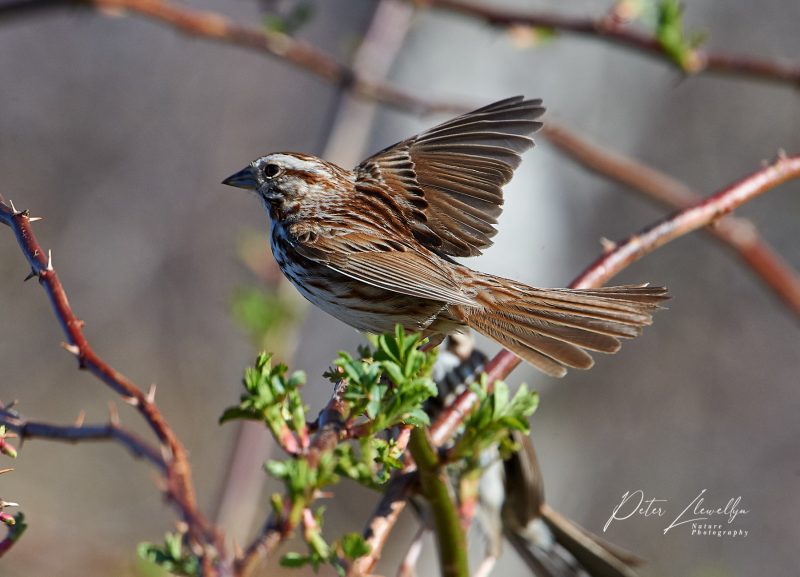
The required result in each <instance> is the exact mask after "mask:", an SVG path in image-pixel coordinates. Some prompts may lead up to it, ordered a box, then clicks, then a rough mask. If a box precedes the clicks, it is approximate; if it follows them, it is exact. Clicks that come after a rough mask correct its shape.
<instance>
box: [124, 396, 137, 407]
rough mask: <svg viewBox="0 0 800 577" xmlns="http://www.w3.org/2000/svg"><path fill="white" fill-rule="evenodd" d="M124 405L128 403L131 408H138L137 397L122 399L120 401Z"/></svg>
mask: <svg viewBox="0 0 800 577" xmlns="http://www.w3.org/2000/svg"><path fill="white" fill-rule="evenodd" d="M122 400H123V401H125V402H126V403H128V404H129V405H130V406H131V407H138V406H139V398H138V397H124V398H123V399H122Z"/></svg>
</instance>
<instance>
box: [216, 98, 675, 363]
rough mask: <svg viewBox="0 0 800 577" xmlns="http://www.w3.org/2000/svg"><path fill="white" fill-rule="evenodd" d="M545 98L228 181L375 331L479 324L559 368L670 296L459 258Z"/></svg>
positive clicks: (305, 274)
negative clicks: (347, 166)
mask: <svg viewBox="0 0 800 577" xmlns="http://www.w3.org/2000/svg"><path fill="white" fill-rule="evenodd" d="M543 112H544V108H542V107H541V101H540V100H524V99H523V98H522V97H514V98H509V99H506V100H502V101H500V102H496V103H494V104H491V105H489V106H486V107H484V108H481V109H478V110H476V111H474V112H471V113H469V114H465V115H463V116H460V117H458V118H455V119H453V120H450V121H449V122H446V123H444V124H441V125H439V126H436V127H434V128H432V129H430V130H428V131H426V132H423V133H422V134H419V135H417V136H415V137H413V138H410V139H408V140H404V141H402V142H400V143H398V144H396V145H394V146H391V147H389V148H387V149H385V150H383V151H381V152H379V153H377V154H375V155H374V156H372V157H370V158H368V159H367V160H365V161H364V162H362V163H361V164H359V165H358V166H357V167H356V168H355V169H354V170H353V171H352V172H351V171H346V170H344V169H341V168H339V167H337V166H335V165H333V164H331V163H328V162H325V161H323V160H321V159H319V158H316V157H313V156H308V155H304V154H297V153H275V154H270V155H267V156H263V157H261V158H259V159H257V160H255V161H254V162H253V163H251V164H250V165H249V166H247V167H246V168H245V169H243V170H242V171H240V172H238V173H237V174H235V175H233V176H231V177H230V178H228V179H227V180H226V181H225V183H226V184H231V185H233V186H239V187H242V188H250V189H253V190H256V191H257V193H258V194H259V196H260V197H261V198H262V199H263V201H264V203H265V206H266V208H267V211H268V212H269V214H270V218H271V221H272V233H271V244H272V250H273V254H274V255H275V258H276V259H277V261H278V264H279V265H280V267H281V269H282V270H283V272H284V274H285V275H286V276H287V277H288V278H289V280H291V281H292V283H293V284H294V285H295V286H296V287H297V288H298V289H299V290H300V292H301V293H302V294H303V295H304V296H305V297H306V298H308V299H309V300H310V301H311V302H313V303H314V304H316V305H317V306H319V307H320V308H322V309H324V310H325V311H327V312H329V313H330V314H332V315H333V316H335V317H337V318H339V319H340V320H342V321H344V322H346V323H347V324H349V325H351V326H353V327H355V328H357V329H359V330H364V331H369V332H374V333H380V332H387V331H391V330H392V329H393V327H394V325H395V324H397V323H400V324H402V325H403V326H404V327H405V328H406V329H407V330H413V331H421V332H423V333H424V334H426V335H427V336H430V337H432V338H434V339H437V338H441V337H443V336H444V335H446V334H449V333H452V332H454V331H458V330H460V329H462V328H463V327H465V326H469V327H472V328H473V329H475V330H477V331H478V332H480V333H482V334H484V335H486V336H488V337H490V338H492V339H494V340H496V341H497V342H499V343H500V344H502V345H503V346H505V347H506V348H508V349H509V350H511V351H512V352H514V353H515V354H517V355H519V356H520V357H522V358H523V359H525V360H526V361H528V362H530V363H531V364H532V365H534V366H536V367H537V368H539V369H541V370H542V371H544V372H545V373H547V374H549V375H553V376H562V375H563V374H565V372H566V367H574V368H580V369H587V368H589V367H591V366H592V359H591V357H590V356H589V354H588V353H587V352H586V350H590V351H600V352H607V353H610V352H615V351H616V350H618V349H619V339H620V338H629V337H633V336H636V335H638V334H639V332H640V330H641V327H642V326H644V325H647V324H650V322H651V321H652V317H651V313H652V311H653V309H655V308H657V305H658V302H659V301H661V300H663V299H664V298H666V291H665V289H663V288H659V287H647V286H622V287H608V288H601V289H591V290H570V289H539V288H534V287H530V286H527V285H524V284H521V283H517V282H514V281H511V280H508V279H502V278H499V277H495V276H491V275H487V274H483V273H480V272H477V271H473V270H471V269H469V268H467V267H465V266H462V265H460V264H458V263H456V262H455V261H453V260H452V259H451V258H450V257H453V256H470V255H477V254H480V252H481V250H483V249H485V248H486V247H487V246H489V245H490V244H491V237H492V236H493V235H494V234H495V233H496V229H495V227H494V225H495V224H496V222H497V217H498V216H499V215H500V212H501V210H502V204H503V194H502V187H503V185H505V184H506V183H507V182H508V181H509V180H510V179H511V176H512V175H513V171H514V169H515V168H516V167H517V166H518V165H519V163H520V161H521V157H520V154H521V153H522V152H524V151H525V150H527V149H529V148H530V147H532V146H533V140H532V139H531V138H530V136H529V135H530V134H532V133H533V132H535V131H536V130H538V129H539V128H540V127H541V123H539V122H538V121H537V118H539V117H540V116H541V115H542V113H543Z"/></svg>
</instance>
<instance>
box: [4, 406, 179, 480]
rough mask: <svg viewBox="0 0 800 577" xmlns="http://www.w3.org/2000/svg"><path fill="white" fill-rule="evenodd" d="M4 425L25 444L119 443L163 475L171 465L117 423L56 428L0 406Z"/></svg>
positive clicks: (157, 451) (156, 450)
mask: <svg viewBox="0 0 800 577" xmlns="http://www.w3.org/2000/svg"><path fill="white" fill-rule="evenodd" d="M0 425H3V426H5V427H6V429H8V430H9V431H14V432H15V433H16V434H17V435H19V438H20V440H21V441H24V440H25V439H49V440H51V441H63V442H66V443H78V442H81V441H116V442H118V443H120V444H121V445H123V446H124V447H126V448H127V449H128V450H129V451H130V452H131V453H133V455H134V456H136V457H139V458H142V459H145V460H146V461H149V462H150V463H151V464H152V465H154V466H155V467H157V468H158V469H159V470H161V471H162V472H166V470H167V463H166V461H165V460H164V457H163V455H162V454H161V451H159V450H158V448H157V447H154V446H153V445H152V444H150V443H148V442H147V441H145V440H144V439H142V438H141V437H138V436H137V435H135V434H134V433H132V432H130V431H128V430H126V429H124V428H122V427H121V426H120V425H118V424H116V423H107V424H105V425H53V424H50V423H41V422H37V421H29V420H27V419H23V418H21V417H20V416H19V415H17V414H15V413H14V412H13V411H11V410H9V409H7V408H3V407H0Z"/></svg>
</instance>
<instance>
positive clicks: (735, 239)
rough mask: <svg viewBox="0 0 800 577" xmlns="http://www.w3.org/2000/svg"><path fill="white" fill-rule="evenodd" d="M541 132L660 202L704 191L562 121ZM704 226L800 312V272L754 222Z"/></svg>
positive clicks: (678, 203)
mask: <svg viewBox="0 0 800 577" xmlns="http://www.w3.org/2000/svg"><path fill="white" fill-rule="evenodd" d="M543 132H544V136H545V137H546V138H547V140H548V142H549V143H550V144H552V145H553V146H555V147H556V148H557V149H559V150H561V151H562V152H564V153H565V156H566V157H567V158H571V159H572V160H574V161H575V162H577V163H578V164H580V165H581V166H583V167H585V168H587V169H589V170H591V171H593V172H596V173H597V174H600V175H602V176H604V177H606V178H608V179H611V180H614V181H616V182H620V183H622V184H624V185H626V186H628V187H630V188H632V189H633V190H635V191H636V192H639V193H643V194H645V195H646V196H647V197H648V198H650V199H652V200H654V201H656V202H658V203H659V204H662V205H666V206H669V207H672V208H676V209H683V208H687V207H689V206H692V205H694V204H697V203H698V202H700V201H701V200H702V196H700V195H699V194H698V193H696V192H695V191H693V190H691V189H690V188H689V187H688V186H686V185H685V184H684V183H682V182H680V181H679V180H677V179H675V178H673V177H671V176H669V175H667V174H664V173H663V172H660V171H658V170H656V169H654V168H652V167H649V166H647V165H645V164H642V163H641V162H637V161H635V160H632V159H629V158H625V157H623V156H621V155H619V154H615V153H613V152H610V151H608V150H606V149H605V148H601V147H599V146H596V145H594V144H592V143H590V142H588V141H587V140H585V139H583V138H581V137H578V136H577V135H575V134H573V133H572V132H570V131H569V130H567V129H565V128H564V127H562V126H557V125H549V126H546V127H545V128H544V131H543ZM706 231H707V232H708V233H709V234H711V235H713V236H714V237H715V238H716V239H717V240H719V241H720V242H722V243H723V244H725V245H727V246H728V247H730V248H731V249H732V250H733V251H735V253H736V255H737V256H738V257H739V258H740V259H741V260H742V262H744V263H745V264H746V265H747V266H748V267H749V268H750V269H751V270H752V272H754V273H755V274H756V275H758V276H759V277H760V278H761V280H762V281H763V282H764V283H765V284H766V285H767V286H768V287H769V288H770V289H772V291H773V292H774V293H775V294H776V295H777V296H778V297H779V298H780V299H781V300H783V302H784V304H785V305H786V306H788V307H789V308H790V309H792V310H793V311H794V313H795V314H796V315H797V316H798V317H800V275H798V274H797V272H795V271H794V269H792V267H791V266H789V265H788V264H787V263H786V262H785V261H784V260H783V259H782V258H781V256H780V255H779V254H778V253H776V252H775V251H774V250H773V249H772V247H771V246H770V245H769V244H768V243H767V242H766V241H764V240H763V239H762V238H761V236H760V235H759V233H758V230H757V229H756V227H755V225H754V224H753V223H752V222H751V221H749V220H747V219H744V218H739V217H733V216H728V217H725V218H722V219H720V220H719V221H718V222H716V223H715V224H714V226H713V227H708V228H706Z"/></svg>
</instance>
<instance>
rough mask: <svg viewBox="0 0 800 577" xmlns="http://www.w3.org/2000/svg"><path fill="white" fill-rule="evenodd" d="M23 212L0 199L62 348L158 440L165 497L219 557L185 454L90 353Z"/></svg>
mask: <svg viewBox="0 0 800 577" xmlns="http://www.w3.org/2000/svg"><path fill="white" fill-rule="evenodd" d="M31 220H32V219H31V218H30V217H29V215H28V213H27V211H17V210H15V209H14V208H13V205H12V206H9V205H8V204H6V203H5V202H4V201H3V199H2V197H0V222H2V223H3V224H6V225H8V226H9V227H11V229H12V230H13V231H14V234H15V236H16V238H17V242H18V243H19V246H20V248H21V249H22V252H23V254H24V255H25V258H26V259H27V261H28V264H29V265H30V267H31V275H32V276H36V277H38V279H39V284H41V285H42V287H43V288H44V290H45V292H46V293H47V296H48V297H49V298H50V303H51V305H52V307H53V312H54V313H55V315H56V317H57V319H58V320H59V322H60V323H61V328H62V330H63V331H64V335H65V337H66V343H64V345H63V346H64V348H65V349H66V350H67V351H68V352H70V353H71V354H73V355H74V356H75V357H76V358H77V360H78V364H79V367H80V368H81V369H85V370H88V371H89V372H91V373H92V374H93V375H94V376H96V377H97V378H98V379H100V380H101V381H102V382H104V383H105V384H106V385H108V386H109V387H110V388H111V389H113V390H114V391H115V392H117V393H118V394H119V395H121V396H122V398H123V400H125V401H126V402H127V403H128V404H130V405H133V406H134V407H136V409H137V410H138V411H139V413H141V415H142V416H143V417H144V419H145V420H146V421H147V423H148V425H149V426H150V428H151V430H152V431H153V432H154V433H155V434H156V436H157V437H158V440H159V441H160V442H161V443H162V444H163V446H164V447H165V448H166V449H167V450H168V452H169V456H168V458H166V460H165V463H166V470H165V477H166V482H167V486H168V489H167V494H168V495H169V497H170V499H171V500H172V502H173V503H174V504H175V506H176V507H177V508H178V510H179V511H180V513H181V515H182V516H183V518H184V520H185V521H186V523H187V524H188V526H189V529H190V534H191V535H192V537H193V539H195V540H196V541H197V542H198V543H204V544H211V545H214V546H216V547H217V549H218V552H219V554H220V555H221V554H223V548H222V546H223V543H222V538H221V536H220V535H219V533H218V531H217V530H216V528H215V527H214V526H213V525H212V524H211V523H209V522H208V520H207V519H206V518H205V517H204V516H203V514H202V513H201V512H200V511H199V510H198V508H197V502H196V498H195V491H194V485H193V483H192V478H191V469H190V467H189V459H188V456H187V453H186V449H185V448H184V446H183V444H182V443H181V442H180V440H179V439H178V438H177V436H176V435H175V433H174V432H173V431H172V429H171V428H170V426H169V425H168V424H167V422H166V421H165V420H164V417H163V415H162V414H161V411H159V409H158V407H157V406H156V404H155V402H153V400H152V399H151V398H150V397H149V396H148V394H147V393H145V392H144V391H142V390H141V389H140V388H139V387H137V386H136V385H135V384H134V383H133V382H132V381H130V380H129V379H128V378H127V377H125V376H124V375H122V374H121V373H119V372H118V371H116V370H115V369H114V368H112V367H111V366H110V365H108V364H107V363H106V362H105V361H103V360H102V359H101V358H100V357H99V356H98V355H97V354H96V353H95V352H94V350H93V349H92V348H91V346H90V345H89V342H88V341H87V340H86V336H85V335H84V334H83V321H81V320H80V319H78V317H77V316H75V313H74V312H73V311H72V309H71V308H70V305H69V301H68V300H67V295H66V293H65V292H64V287H63V286H62V284H61V280H60V279H59V277H58V275H57V274H56V271H55V269H54V268H53V261H52V255H51V254H50V252H49V251H48V252H47V253H45V251H44V249H42V247H41V245H40V244H39V242H38V240H37V239H36V236H35V235H34V234H33V230H32V229H31Z"/></svg>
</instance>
